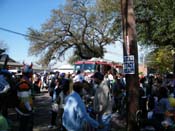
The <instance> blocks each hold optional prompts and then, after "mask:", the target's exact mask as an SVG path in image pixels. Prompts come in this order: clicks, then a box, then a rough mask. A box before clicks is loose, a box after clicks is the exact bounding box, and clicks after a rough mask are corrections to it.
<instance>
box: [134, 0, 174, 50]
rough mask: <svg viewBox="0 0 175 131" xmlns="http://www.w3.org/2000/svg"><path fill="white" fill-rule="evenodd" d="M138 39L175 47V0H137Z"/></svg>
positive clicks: (147, 42) (148, 43)
mask: <svg viewBox="0 0 175 131" xmlns="http://www.w3.org/2000/svg"><path fill="white" fill-rule="evenodd" d="M135 12H136V21H137V33H138V41H141V43H142V44H147V45H157V46H166V45H171V46H174V47H175V26H174V25H175V18H174V16H175V1H174V0H144V1H143V0H136V1H135Z"/></svg>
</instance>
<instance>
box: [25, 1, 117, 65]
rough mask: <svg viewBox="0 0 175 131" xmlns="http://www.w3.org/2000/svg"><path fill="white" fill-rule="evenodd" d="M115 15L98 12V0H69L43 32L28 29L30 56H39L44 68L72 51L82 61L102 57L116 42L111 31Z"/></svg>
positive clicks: (44, 25)
mask: <svg viewBox="0 0 175 131" xmlns="http://www.w3.org/2000/svg"><path fill="white" fill-rule="evenodd" d="M114 15H116V14H115V13H113V15H106V14H105V13H103V11H99V10H97V9H96V2H95V0H91V1H90V0H67V1H66V4H65V6H64V7H60V8H59V9H55V10H53V11H52V15H51V17H50V19H49V20H48V21H47V22H45V23H44V24H42V27H41V29H40V30H36V29H33V28H29V32H28V34H29V36H30V37H29V40H30V43H31V44H30V49H29V52H30V54H31V55H39V56H40V58H41V63H42V64H48V63H49V62H50V60H51V59H53V58H55V59H62V58H64V55H65V53H67V52H69V51H70V50H72V52H73V54H72V55H73V56H76V57H77V58H80V59H89V58H92V57H103V56H104V53H105V46H106V45H107V44H111V43H114V41H115V40H116V39H117V36H115V35H114V31H113V32H112V31H111V30H114V29H113V28H112V26H113V25H114V24H113V23H114V17H113V16H114Z"/></svg>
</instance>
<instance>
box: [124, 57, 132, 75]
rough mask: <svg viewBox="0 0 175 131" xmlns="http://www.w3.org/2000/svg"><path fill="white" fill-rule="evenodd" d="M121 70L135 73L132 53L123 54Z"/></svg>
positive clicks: (126, 72)
mask: <svg viewBox="0 0 175 131" xmlns="http://www.w3.org/2000/svg"><path fill="white" fill-rule="evenodd" d="M123 71H124V73H125V74H135V62H134V55H129V56H124V67H123Z"/></svg>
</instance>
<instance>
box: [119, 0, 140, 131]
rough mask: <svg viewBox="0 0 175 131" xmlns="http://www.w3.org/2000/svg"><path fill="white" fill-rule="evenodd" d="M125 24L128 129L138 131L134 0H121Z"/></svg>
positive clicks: (124, 45) (123, 23) (123, 24)
mask: <svg viewBox="0 0 175 131" xmlns="http://www.w3.org/2000/svg"><path fill="white" fill-rule="evenodd" d="M121 14H122V26H123V41H124V42H123V54H124V73H125V77H126V90H127V131H136V130H139V129H137V128H138V127H137V123H136V112H137V110H138V96H139V94H138V93H139V77H138V47H137V41H136V24H135V16H134V10H133V0H121Z"/></svg>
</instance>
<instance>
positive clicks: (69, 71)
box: [53, 64, 74, 73]
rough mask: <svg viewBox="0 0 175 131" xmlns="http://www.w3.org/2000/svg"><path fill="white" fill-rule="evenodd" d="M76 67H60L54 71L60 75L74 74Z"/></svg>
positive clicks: (67, 65) (68, 65)
mask: <svg viewBox="0 0 175 131" xmlns="http://www.w3.org/2000/svg"><path fill="white" fill-rule="evenodd" d="M73 70H74V66H73V65H70V64H66V65H62V66H60V67H57V68H54V69H53V71H54V72H55V71H59V72H60V73H63V72H64V73H73Z"/></svg>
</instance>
